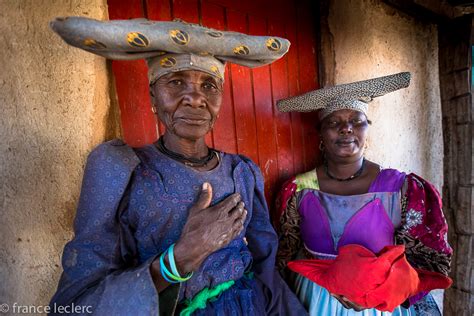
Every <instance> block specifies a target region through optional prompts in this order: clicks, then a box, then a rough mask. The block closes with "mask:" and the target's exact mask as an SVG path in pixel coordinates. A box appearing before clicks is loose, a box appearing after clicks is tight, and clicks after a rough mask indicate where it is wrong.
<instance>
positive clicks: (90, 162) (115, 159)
mask: <svg viewBox="0 0 474 316" xmlns="http://www.w3.org/2000/svg"><path fill="white" fill-rule="evenodd" d="M138 163H139V160H138V158H137V157H136V155H135V154H134V152H133V150H132V149H131V148H130V147H128V146H126V145H125V144H123V143H122V142H121V141H112V142H108V143H104V144H102V145H99V146H98V147H97V148H96V149H95V150H94V151H93V152H92V153H91V154H90V155H89V157H88V159H87V164H86V168H85V173H84V179H83V183H82V189H81V195H80V198H79V204H78V208H77V213H76V218H75V222H74V233H75V236H74V238H73V240H71V241H70V242H69V243H67V245H66V246H65V248H64V253H63V257H62V265H63V269H64V272H63V274H62V276H61V279H60V281H59V285H58V289H57V292H56V294H55V295H54V297H53V298H52V300H51V303H50V308H51V314H53V315H55V314H61V311H63V312H64V311H68V314H90V313H94V314H98V315H157V314H158V313H159V300H158V293H157V291H156V288H155V285H154V283H153V280H152V277H151V274H150V264H151V262H152V261H153V260H152V259H154V258H152V259H150V260H149V261H147V262H144V263H143V264H141V265H137V264H136V262H134V261H133V260H131V258H133V257H134V254H133V251H134V246H135V245H134V241H133V237H131V236H132V232H131V231H130V229H129V228H128V226H127V225H126V224H124V223H123V222H122V219H121V218H120V208H121V205H123V203H124V201H123V197H124V196H126V194H124V193H125V192H126V190H127V187H128V185H129V182H130V179H131V175H132V173H133V170H134V168H135V167H136V166H137V164H138Z"/></svg>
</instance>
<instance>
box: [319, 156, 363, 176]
mask: <svg viewBox="0 0 474 316" xmlns="http://www.w3.org/2000/svg"><path fill="white" fill-rule="evenodd" d="M363 161H364V157H359V158H358V159H357V160H355V161H349V162H340V161H333V160H329V159H328V160H327V168H328V171H329V172H330V173H331V175H332V176H334V177H336V178H339V179H346V178H349V177H351V176H353V175H354V174H355V173H356V172H357V171H359V170H360V168H361V167H362V163H363Z"/></svg>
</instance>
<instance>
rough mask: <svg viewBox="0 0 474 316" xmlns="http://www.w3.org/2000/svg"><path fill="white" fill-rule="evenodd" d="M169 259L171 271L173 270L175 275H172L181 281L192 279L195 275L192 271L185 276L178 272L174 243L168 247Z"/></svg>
mask: <svg viewBox="0 0 474 316" xmlns="http://www.w3.org/2000/svg"><path fill="white" fill-rule="evenodd" d="M168 260H169V262H170V267H171V271H172V272H173V275H172V276H170V277H172V278H173V279H174V280H176V281H179V282H185V281H187V280H189V279H191V277H192V276H193V273H192V272H191V273H188V275H186V276H185V277H182V276H181V275H180V274H179V272H178V268H177V267H176V262H175V260H174V244H172V245H171V246H170V247H169V248H168Z"/></svg>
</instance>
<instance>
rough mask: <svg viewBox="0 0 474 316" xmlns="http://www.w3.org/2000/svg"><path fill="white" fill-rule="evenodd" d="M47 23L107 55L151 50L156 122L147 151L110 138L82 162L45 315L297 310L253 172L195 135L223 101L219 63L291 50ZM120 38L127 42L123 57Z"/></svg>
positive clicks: (158, 29) (176, 25)
mask: <svg viewBox="0 0 474 316" xmlns="http://www.w3.org/2000/svg"><path fill="white" fill-rule="evenodd" d="M52 27H53V29H54V30H55V31H56V32H57V33H58V34H60V35H61V36H62V37H63V38H64V39H65V40H66V41H67V42H68V43H70V44H71V45H74V46H78V47H80V48H83V49H86V50H88V51H91V52H94V53H97V54H99V55H102V56H105V57H109V58H119V57H120V58H138V57H147V58H149V57H150V54H155V55H156V56H153V58H151V59H148V60H147V62H148V67H149V73H148V75H149V82H150V94H151V98H152V103H153V111H154V112H155V113H157V115H158V117H159V119H160V120H161V121H162V122H163V124H164V125H165V127H166V132H165V133H164V135H163V136H162V137H161V138H160V139H159V140H158V141H157V142H156V143H155V144H152V145H148V146H145V147H143V148H131V147H129V146H127V145H126V144H124V143H123V142H121V141H119V140H114V141H110V142H107V143H104V144H102V145H99V146H98V147H97V148H96V149H94V150H93V151H92V153H91V154H90V155H89V158H88V161H87V165H86V169H85V175H84V180H83V185H82V191H81V196H80V200H79V205H78V209H77V214H76V219H75V223H74V232H75V237H74V239H73V240H72V241H70V242H69V243H68V244H67V245H66V247H65V249H64V254H63V259H62V260H63V268H64V272H63V274H62V277H61V280H60V282H59V286H58V290H57V292H56V294H55V295H54V297H53V299H52V302H51V308H52V310H54V311H58V308H57V306H63V307H70V308H72V307H73V305H74V306H82V307H88V308H89V309H87V310H86V311H87V312H86V314H87V313H89V312H92V313H94V314H98V315H157V314H160V315H178V314H181V315H191V314H192V315H304V314H305V313H306V312H305V311H304V308H303V307H302V306H301V305H300V303H299V302H298V300H297V299H296V297H295V296H294V295H293V293H291V292H290V291H289V289H288V288H287V286H286V284H285V283H284V282H283V281H282V279H281V278H280V277H279V275H278V273H276V272H275V269H274V265H275V255H276V250H277V236H276V234H275V232H274V230H273V228H272V226H271V224H270V221H269V215H268V208H267V205H266V202H265V198H264V194H263V178H262V175H261V173H260V171H259V169H258V167H257V166H256V165H255V164H254V163H253V162H252V161H250V160H249V159H248V158H246V157H244V156H240V155H233V154H227V153H224V152H220V151H218V150H215V149H212V148H208V146H207V145H206V143H205V139H204V137H205V135H206V134H207V133H208V132H209V131H210V130H211V129H212V127H213V124H214V122H215V120H216V119H217V117H218V114H219V110H220V106H221V102H222V90H223V79H222V78H223V71H224V62H223V60H232V61H234V62H237V63H240V64H243V65H248V66H257V65H261V64H265V63H270V62H271V61H273V60H276V59H278V58H279V57H281V56H282V55H283V54H284V53H285V52H286V51H287V50H288V46H289V43H288V42H287V41H286V40H284V39H279V38H270V39H271V41H270V40H269V38H268V37H265V38H260V37H251V36H247V35H244V34H239V33H225V32H219V31H216V30H211V29H206V28H203V27H200V26H196V25H191V24H185V23H181V22H168V23H166V22H150V21H148V22H144V21H143V20H137V21H133V20H132V21H111V22H106V23H102V22H99V21H94V20H89V19H82V18H66V19H57V20H56V21H54V22H53V24H52ZM132 31H133V32H132ZM92 35H94V36H96V37H94V38H90V37H91V36H92ZM86 37H87V38H88V40H87V41H85V40H83V39H84V38H86ZM215 38H224V39H225V40H223V41H219V42H217V43H214V42H212V41H215ZM118 39H122V40H123V41H127V43H128V44H129V48H127V50H126V51H121V49H122V48H123V47H124V45H122V43H121V42H120V41H119V40H118ZM206 42H211V44H212V43H214V44H212V45H214V46H212V45H210V44H206ZM91 43H92V44H94V45H90V44H91ZM235 43H239V46H238V47H236V46H235ZM275 43H278V45H276V46H275ZM134 44H136V45H134ZM138 44H140V45H142V46H140V45H138ZM145 44H146V45H145ZM143 45H145V48H146V50H144V49H143ZM193 45H194V46H193ZM200 45H201V46H200ZM272 45H273V46H272ZM260 46H262V47H260ZM104 47H106V48H107V49H105V48H104ZM186 50H188V51H186ZM163 51H166V52H167V53H163ZM204 51H205V52H207V54H201V52H204ZM242 51H243V53H241V52H242ZM198 52H199V53H200V54H197V53H198ZM259 52H260V53H259ZM132 53H133V54H132ZM252 53H254V54H255V55H253V54H252ZM213 55H218V57H217V56H216V57H215V56H213ZM130 56H132V57H130ZM63 309H64V308H63ZM53 314H54V312H53Z"/></svg>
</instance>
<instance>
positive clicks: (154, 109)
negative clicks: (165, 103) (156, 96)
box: [151, 105, 157, 114]
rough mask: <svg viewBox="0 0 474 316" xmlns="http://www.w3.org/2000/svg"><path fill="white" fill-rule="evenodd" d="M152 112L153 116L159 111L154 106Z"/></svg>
mask: <svg viewBox="0 0 474 316" xmlns="http://www.w3.org/2000/svg"><path fill="white" fill-rule="evenodd" d="M151 111H152V112H153V114H156V112H157V111H156V108H155V106H154V105H152V106H151Z"/></svg>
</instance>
